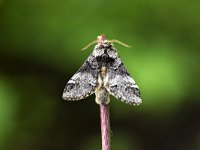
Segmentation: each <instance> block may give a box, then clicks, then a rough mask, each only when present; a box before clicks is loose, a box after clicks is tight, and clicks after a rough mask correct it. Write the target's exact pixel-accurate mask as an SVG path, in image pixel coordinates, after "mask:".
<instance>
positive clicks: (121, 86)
mask: <svg viewBox="0 0 200 150" xmlns="http://www.w3.org/2000/svg"><path fill="white" fill-rule="evenodd" d="M106 89H107V91H108V92H109V93H110V94H112V95H113V96H114V97H116V98H118V99H120V100H121V101H123V102H126V103H129V104H134V105H139V104H141V103H142V100H141V95H140V91H139V88H138V86H137V84H136V83H135V81H134V80H133V79H132V78H131V76H130V75H129V73H128V72H127V70H126V68H125V66H124V65H123V63H122V62H121V60H120V59H119V58H118V60H116V61H115V62H114V63H113V64H112V65H110V67H109V69H108V84H107V86H106Z"/></svg>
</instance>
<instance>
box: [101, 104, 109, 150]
mask: <svg viewBox="0 0 200 150" xmlns="http://www.w3.org/2000/svg"><path fill="white" fill-rule="evenodd" d="M109 115H110V114H109V105H108V104H100V116H101V137H102V150H110V147H111V146H110V116H109Z"/></svg>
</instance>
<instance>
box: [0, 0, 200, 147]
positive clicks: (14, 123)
mask: <svg viewBox="0 0 200 150" xmlns="http://www.w3.org/2000/svg"><path fill="white" fill-rule="evenodd" d="M102 33H105V34H106V35H107V36H108V38H109V39H118V40H121V41H123V42H125V43H127V44H129V45H130V46H132V49H128V48H125V47H123V46H121V45H118V44H115V47H116V48H117V49H118V52H119V54H120V57H121V58H122V60H123V61H124V63H125V65H126V67H127V69H128V71H129V73H130V74H131V75H132V76H133V77H134V79H135V80H136V82H137V84H138V85H139V87H140V89H141V92H142V99H143V103H142V105H140V106H138V107H134V106H130V105H127V104H124V103H122V102H120V101H119V100H117V99H115V98H113V97H112V98H111V103H110V111H111V112H110V113H111V128H112V149H113V150H169V149H170V150H197V149H200V117H199V116H200V99H199V97H200V96H199V90H200V85H199V76H200V61H199V60H200V59H199V54H200V1H198V0H193V1H191V0H182V1H181V0H168V1H159V0H149V1H147V0H146V1H145V0H123V1H121V0H115V1H114V0H107V1H106V0H93V1H92V0H71V1H69V0H0V150H55V149H59V150H100V149H101V135H100V134H101V133H100V121H99V106H98V105H97V104H95V100H94V99H95V97H94V95H92V96H90V97H88V98H87V99H85V100H82V101H77V102H67V101H64V100H63V99H62V98H61V96H62V92H63V89H64V87H65V84H66V83H67V81H68V80H69V79H70V77H71V76H72V75H73V74H74V73H75V72H76V71H77V70H78V69H79V67H80V66H81V65H82V64H83V62H84V61H85V60H86V59H87V57H88V55H90V53H91V52H92V49H93V46H92V47H90V48H89V49H87V50H86V51H83V52H82V51H80V49H81V48H83V47H84V46H85V45H87V44H88V43H89V42H91V41H93V40H95V39H96V37H97V36H98V35H100V34H102Z"/></svg>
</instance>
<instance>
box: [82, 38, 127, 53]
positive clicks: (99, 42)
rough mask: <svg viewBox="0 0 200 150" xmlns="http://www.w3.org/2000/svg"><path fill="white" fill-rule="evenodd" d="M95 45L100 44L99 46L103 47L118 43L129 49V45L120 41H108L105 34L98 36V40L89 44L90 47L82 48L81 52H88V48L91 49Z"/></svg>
mask: <svg viewBox="0 0 200 150" xmlns="http://www.w3.org/2000/svg"><path fill="white" fill-rule="evenodd" d="M95 43H98V45H99V46H102V45H111V44H112V43H118V44H121V45H123V46H125V47H129V48H130V46H129V45H127V44H125V43H123V42H121V41H119V40H116V39H113V40H108V39H107V37H106V35H105V34H102V35H100V36H97V40H95V41H92V42H91V43H89V44H88V45H86V46H85V47H84V48H82V49H81V50H86V49H87V48H88V47H90V46H91V45H93V44H95Z"/></svg>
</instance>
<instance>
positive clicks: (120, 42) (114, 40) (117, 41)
mask: <svg viewBox="0 0 200 150" xmlns="http://www.w3.org/2000/svg"><path fill="white" fill-rule="evenodd" d="M110 42H111V43H115V42H116V43H118V44H121V45H123V46H125V47H128V48H131V47H130V46H129V45H127V44H125V43H123V42H122V41H119V40H116V39H113V40H110Z"/></svg>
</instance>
